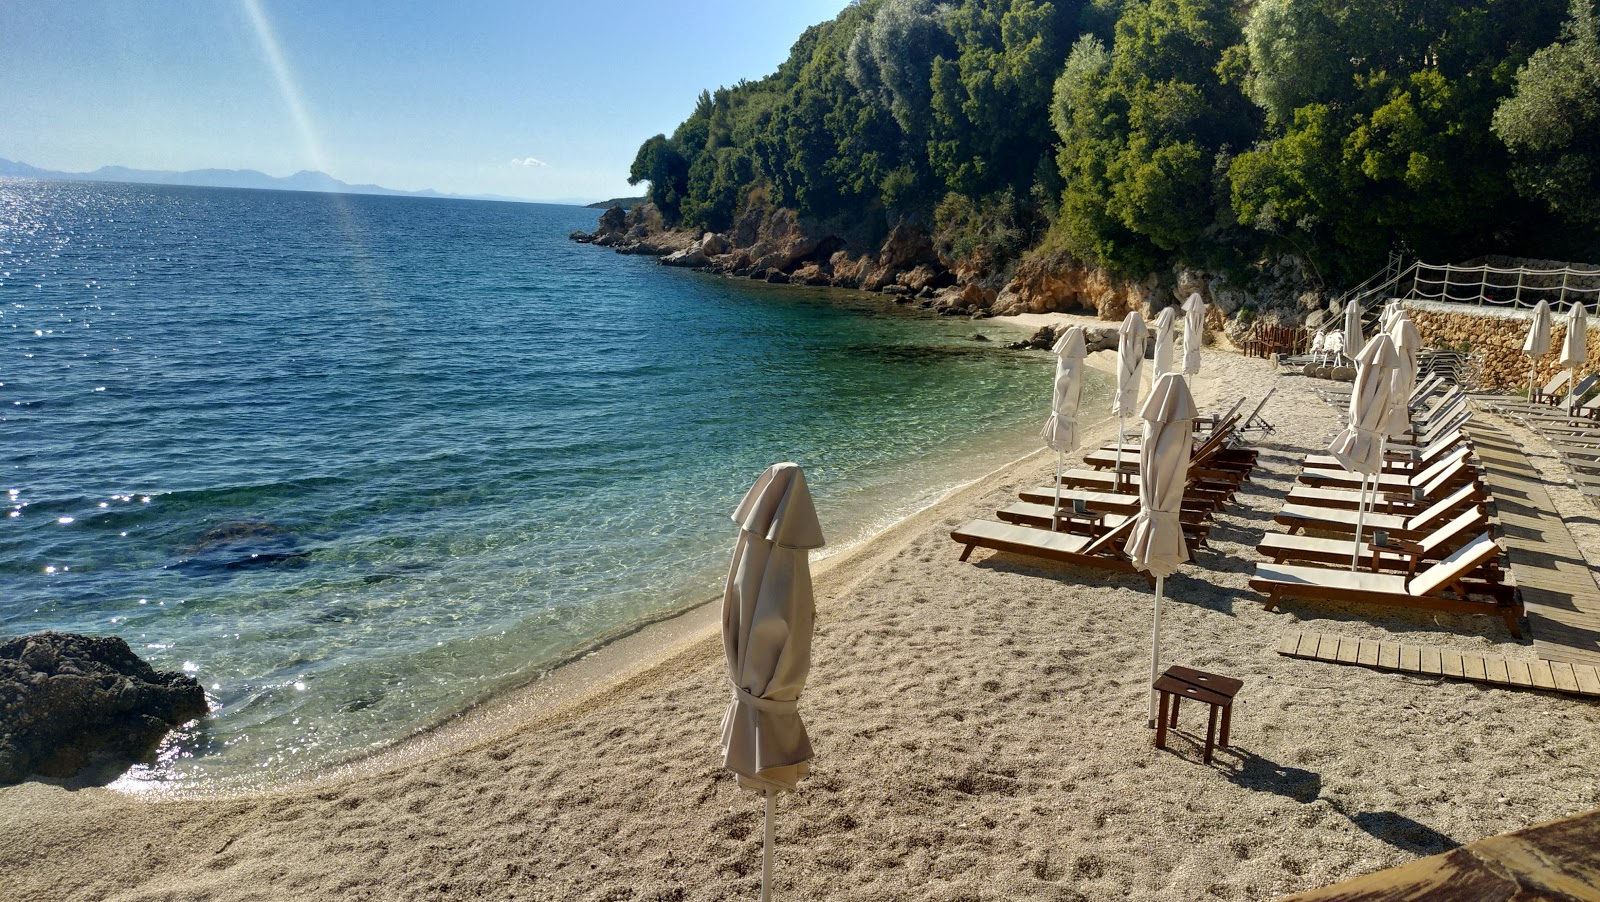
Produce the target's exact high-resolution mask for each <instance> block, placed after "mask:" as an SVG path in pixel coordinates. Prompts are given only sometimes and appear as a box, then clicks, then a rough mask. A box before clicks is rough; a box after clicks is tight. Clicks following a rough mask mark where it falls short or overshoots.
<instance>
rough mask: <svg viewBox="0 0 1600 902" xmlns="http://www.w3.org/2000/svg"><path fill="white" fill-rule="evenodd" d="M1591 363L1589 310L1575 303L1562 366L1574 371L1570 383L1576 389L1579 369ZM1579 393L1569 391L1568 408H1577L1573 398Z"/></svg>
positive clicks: (1565, 340)
mask: <svg viewBox="0 0 1600 902" xmlns="http://www.w3.org/2000/svg"><path fill="white" fill-rule="evenodd" d="M1588 361H1589V310H1588V308H1587V307H1585V306H1583V304H1581V303H1579V302H1577V301H1573V302H1572V309H1571V310H1569V311H1568V312H1567V337H1566V338H1565V339H1564V340H1562V342H1561V365H1562V366H1564V367H1566V368H1568V369H1570V370H1572V378H1571V379H1569V380H1568V382H1569V383H1570V384H1571V385H1573V386H1574V387H1576V386H1577V384H1578V367H1580V366H1583V365H1584V364H1585V363H1587V362H1588ZM1576 394H1577V392H1575V391H1572V390H1571V389H1568V390H1567V399H1568V400H1569V401H1570V402H1571V403H1570V404H1569V405H1568V407H1569V408H1570V407H1576V406H1577V404H1578V399H1577V398H1575V397H1573V395H1576Z"/></svg>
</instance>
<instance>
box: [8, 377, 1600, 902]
mask: <svg viewBox="0 0 1600 902" xmlns="http://www.w3.org/2000/svg"><path fill="white" fill-rule="evenodd" d="M1204 366H1205V369H1204V372H1203V373H1202V374H1201V375H1200V376H1199V377H1198V378H1197V381H1196V386H1195V388H1196V394H1197V396H1198V400H1199V401H1200V403H1201V405H1202V408H1207V409H1213V410H1214V409H1216V408H1217V407H1219V406H1225V405H1226V404H1229V403H1231V402H1232V400H1233V399H1234V398H1236V397H1237V396H1238V395H1239V394H1245V395H1248V396H1250V398H1251V399H1252V402H1253V401H1254V399H1256V398H1258V397H1259V396H1260V395H1261V394H1262V393H1264V392H1265V391H1266V390H1267V389H1268V388H1269V387H1271V386H1272V385H1273V384H1277V385H1279V386H1280V388H1279V392H1278V395H1277V396H1276V397H1275V398H1274V400H1273V402H1272V403H1271V404H1270V406H1269V407H1268V409H1267V412H1266V415H1267V418H1268V419H1269V420H1271V421H1272V422H1273V423H1274V424H1276V425H1277V426H1278V431H1277V433H1276V434H1274V435H1272V436H1268V437H1266V438H1265V439H1261V440H1260V445H1259V446H1260V447H1261V449H1262V455H1261V462H1260V466H1259V467H1258V469H1257V472H1256V476H1255V478H1254V479H1253V481H1252V482H1250V483H1247V484H1246V486H1245V488H1244V490H1243V491H1242V492H1241V493H1240V495H1239V498H1238V501H1237V503H1236V504H1235V505H1233V506H1231V507H1229V508H1228V509H1226V510H1225V511H1224V512H1223V513H1222V514H1221V515H1220V516H1219V518H1218V520H1217V523H1216V526H1215V527H1214V529H1213V531H1212V534H1211V545H1212V547H1211V548H1209V549H1207V550H1204V551H1202V552H1201V553H1200V556H1199V559H1198V560H1197V561H1194V562H1192V563H1190V564H1188V565H1186V566H1185V567H1184V569H1183V570H1182V571H1181V572H1180V573H1179V574H1178V575H1176V576H1174V577H1172V578H1170V579H1168V580H1167V587H1168V592H1169V595H1170V596H1171V599H1172V600H1171V603H1169V604H1168V605H1166V607H1165V618H1164V621H1163V629H1162V634H1163V646H1164V658H1165V660H1167V661H1169V662H1174V663H1184V664H1188V665H1191V666H1195V667H1199V668H1202V669H1206V670H1211V671H1215V672H1219V673H1223V674H1228V675H1231V676H1235V677H1238V678H1240V679H1242V680H1244V688H1243V690H1241V692H1240V693H1239V696H1238V700H1237V702H1236V704H1235V711H1234V717H1233V748H1232V749H1229V750H1223V751H1220V752H1219V753H1218V756H1217V760H1216V762H1215V764H1214V765H1213V766H1210V767H1207V766H1205V765H1202V764H1201V763H1200V756H1201V750H1200V748H1199V746H1198V745H1197V744H1196V742H1195V739H1194V734H1195V732H1196V730H1197V729H1198V730H1199V731H1201V732H1202V733H1203V720H1202V715H1201V713H1200V712H1198V711H1195V710H1193V709H1192V708H1190V709H1186V711H1185V715H1184V722H1183V724H1182V729H1183V734H1184V735H1180V736H1177V737H1175V738H1174V739H1173V740H1172V741H1171V742H1170V743H1169V745H1170V749H1169V750H1168V751H1159V750H1156V749H1154V748H1152V747H1151V734H1150V732H1149V731H1148V730H1147V729H1146V728H1145V700H1146V692H1147V688H1146V687H1147V685H1148V684H1147V678H1148V677H1147V669H1148V666H1149V659H1148V655H1149V642H1150V610H1151V591H1150V589H1149V587H1148V584H1147V583H1146V582H1145V581H1144V580H1143V579H1142V578H1139V577H1114V578H1110V577H1107V576H1105V575H1103V574H1096V573H1090V572H1085V571H1077V570H1072V569H1068V568H1064V567H1058V566H1054V565H1050V564H1046V563H1042V562H1039V561H1035V560H1031V559H1027V558H1023V557H1018V556H1013V555H1003V554H994V553H991V552H987V551H984V550H981V549H980V550H978V551H976V552H974V554H973V556H972V560H971V561H970V562H968V563H960V562H958V561H957V557H958V556H959V553H960V549H959V548H958V547H957V546H956V545H955V544H954V543H953V542H952V541H951V540H950V539H949V531H950V529H951V528H953V527H955V526H958V525H960V524H961V523H962V522H964V521H966V520H967V519H969V518H971V517H974V516H988V515H992V512H993V510H994V509H995V508H996V507H998V506H1000V505H1001V504H1003V503H1006V502H1007V501H1009V500H1011V499H1013V498H1014V497H1015V494H1016V491H1017V490H1018V489H1020V488H1025V487H1028V486H1031V485H1034V484H1043V483H1044V482H1046V481H1047V480H1048V477H1049V473H1050V472H1051V470H1052V469H1053V467H1054V463H1055V461H1054V456H1053V455H1050V454H1047V453H1046V452H1040V453H1038V454H1035V455H1033V456H1031V457H1029V458H1026V459H1024V460H1022V461H1020V462H1018V463H1016V464H1014V465H1012V466H1010V467H1007V468H1005V469H1003V470H1002V471H1000V472H997V473H993V474H990V475H988V476H985V477H983V478H981V479H978V480H977V481H976V482H974V483H972V484H970V485H968V486H966V487H965V488H963V489H960V490H958V491H956V492H955V493H953V494H952V495H950V496H949V497H947V498H945V499H944V500H942V501H940V502H939V503H937V504H935V505H934V506H933V507H931V508H928V509H926V510H924V511H922V512H920V513H918V514H916V515H915V516H913V517H911V518H909V519H907V520H906V521H904V522H902V523H900V524H898V525H896V526H894V527H893V528H891V529H889V530H887V531H885V532H884V533H883V534H881V535H879V536H878V537H876V538H875V539H873V540H871V541H869V542H866V543H864V544H862V545H860V546H857V547H855V548H853V549H851V550H850V551H848V552H846V553H844V554H840V555H837V556H835V557H833V558H830V559H828V561H826V562H825V563H824V565H823V566H821V567H819V568H818V569H819V575H818V578H817V601H818V614H817V635H816V643H815V646H814V649H813V655H814V662H815V663H814V667H813V670H812V674H811V683H810V687H809V689H808V690H807V692H806V694H805V696H804V698H803V700H802V703H801V710H802V712H803V713H804V715H805V717H806V721H807V723H808V725H809V727H810V730H811V734H812V737H813V741H814V743H815V745H816V748H817V752H818V757H817V759H816V761H815V762H813V767H812V774H813V776H812V778H811V779H810V780H808V781H806V782H804V783H802V784H801V791H800V792H798V793H796V794H793V795H789V796H785V797H783V798H782V799H781V800H780V802H779V820H778V830H777V843H778V844H777V860H776V872H777V882H776V885H777V897H778V898H782V899H931V900H958V899H961V900H965V899H1062V900H1065V899H1084V900H1098V899H1121V898H1128V899H1162V900H1194V899H1210V898H1215V899H1268V898H1273V897H1275V896H1277V895H1281V894H1284V893H1289V892H1293V891H1297V890H1302V889H1307V888H1310V887H1314V886H1318V885H1321V884H1325V883H1329V882H1332V881H1335V880H1340V879H1343V878H1346V877H1351V876H1355V875H1357V874H1361V873H1365V872H1368V871H1372V870H1375V869H1378V868H1382V867H1387V866H1390V865H1394V864H1399V863H1402V862H1405V861H1408V860H1411V859H1413V858H1416V857H1419V856H1422V855H1428V854H1432V853H1436V852H1441V851H1444V850H1447V849H1449V848H1453V847H1454V846H1455V845H1457V844H1460V843H1465V842H1469V841H1471V840H1475V839H1478V838H1481V837H1484V836H1488V835H1491V834H1494V833H1499V832H1502V831H1506V830H1511V829H1516V828H1520V827H1524V826H1527V825H1529V824H1532V823H1536V822H1539V821H1543V820H1548V819H1551V818H1555V817H1560V816H1562V815H1566V814H1571V813H1574V812H1577V811H1582V810H1587V809H1590V808H1594V807H1596V806H1600V790H1597V777H1596V774H1600V743H1596V742H1595V737H1596V735H1597V731H1600V724H1597V714H1600V707H1597V706H1596V705H1595V704H1594V703H1593V702H1585V701H1580V700H1577V699H1572V698H1566V697H1562V696H1557V695H1553V694H1545V693H1538V692H1520V691H1511V690H1506V689H1497V688H1490V687H1486V686H1480V685H1473V684H1469V683H1463V682H1452V681H1447V680H1440V679H1431V678H1421V677H1410V676H1400V675H1395V674H1385V673H1379V672H1375V671H1371V670H1366V669H1363V668H1356V667H1341V666H1337V665H1328V664H1320V663H1314V662H1307V661H1300V660H1292V659H1288V658H1283V657H1280V656H1279V655H1277V654H1276V653H1275V651H1274V649H1275V647H1276V645H1277V642H1278V638H1279V636H1280V635H1281V634H1282V633H1283V631H1285V630H1289V629H1313V630H1325V631H1329V632H1337V633H1341V634H1345V635H1357V636H1371V637H1378V636H1383V637H1387V638H1394V639H1399V640H1401V641H1407V642H1417V643H1429V644H1434V645H1448V646H1451V647H1455V648H1461V649H1468V650H1472V651H1474V652H1479V653H1493V654H1505V655H1512V656H1526V657H1532V648H1531V645H1530V644H1528V643H1526V642H1517V641H1515V640H1513V639H1512V638H1511V637H1510V635H1509V634H1508V633H1507V632H1506V629H1505V626H1504V625H1503V624H1502V623H1500V622H1499V621H1498V620H1491V619H1489V618H1485V617H1472V616H1466V615H1446V614H1440V615H1435V614H1428V613H1420V612H1393V611H1388V610H1385V609H1382V608H1375V607H1369V606H1354V605H1334V604H1326V603H1322V604H1316V605H1312V604H1309V603H1302V602H1295V601H1290V602H1286V603H1285V604H1284V607H1283V610H1282V611H1279V612H1274V613H1268V612H1265V611H1263V610H1262V609H1261V604H1260V602H1261V599H1260V597H1259V596H1257V595H1256V594H1255V593H1253V592H1251V591H1250V590H1249V589H1248V588H1247V587H1246V582H1247V580H1248V578H1249V575H1250V573H1251V571H1252V570H1253V568H1254V564H1255V562H1256V561H1257V560H1258V557H1257V555H1256V554H1255V552H1254V551H1253V547H1252V546H1254V544H1255V543H1256V542H1257V540H1258V539H1259V537H1260V535H1261V533H1262V531H1263V529H1266V528H1270V527H1271V517H1272V515H1273V512H1274V511H1275V510H1276V509H1277V507H1278V506H1279V505H1280V503H1281V499H1282V496H1283V494H1284V493H1285V492H1286V491H1287V490H1288V488H1289V487H1290V486H1291V485H1292V483H1293V481H1294V478H1295V474H1296V473H1297V472H1298V469H1299V466H1298V464H1299V460H1300V459H1301V458H1302V457H1303V455H1304V454H1305V453H1306V452H1307V451H1308V450H1312V449H1316V448H1319V447H1320V446H1322V445H1325V444H1326V442H1327V440H1328V438H1329V437H1330V436H1331V434H1332V432H1333V430H1334V429H1335V426H1336V418H1335V416H1334V412H1333V409H1332V408H1331V407H1329V406H1328V405H1326V404H1325V403H1323V402H1322V401H1321V400H1319V399H1317V398H1316V397H1315V396H1314V395H1313V394H1312V393H1311V389H1312V388H1313V384H1312V383H1311V380H1306V379H1303V378H1301V377H1282V378H1280V377H1279V376H1278V375H1277V374H1276V373H1275V372H1274V371H1273V370H1272V369H1271V368H1270V365H1269V364H1267V363H1266V362H1264V361H1257V360H1249V359H1245V358H1242V357H1238V356H1235V355H1232V354H1227V353H1221V352H1215V353H1212V352H1208V353H1207V355H1206V358H1205V365H1204ZM1111 431H1112V427H1111V424H1103V425H1102V426H1100V427H1099V428H1098V429H1097V430H1096V431H1094V432H1093V433H1091V434H1090V435H1089V437H1088V438H1089V440H1088V441H1086V442H1085V444H1086V445H1092V444H1095V443H1097V442H1098V441H1099V440H1103V439H1104V438H1106V437H1108V436H1109V434H1110V433H1111ZM1545 463H1548V462H1547V461H1542V460H1535V464H1536V465H1543V464H1545ZM1557 503H1558V504H1559V503H1563V501H1562V500H1561V499H1559V498H1558V499H1557ZM1590 513H1591V514H1592V511H1591V512H1590ZM824 526H826V524H824ZM709 610H710V609H701V611H700V612H699V613H697V614H695V615H691V616H694V617H698V618H700V619H699V620H698V621H693V620H690V621H679V622H677V623H676V624H674V625H668V626H665V627H661V628H658V629H665V630H675V632H674V633H673V634H672V638H671V639H670V640H663V641H662V642H661V643H660V645H658V646H657V647H656V650H655V651H654V652H653V653H652V652H650V651H649V650H648V649H647V650H645V651H643V652H641V651H640V650H639V648H640V647H641V643H643V644H644V645H648V642H650V641H653V640H651V639H650V637H651V636H653V635H655V634H654V633H650V632H647V633H642V634H640V635H639V636H638V637H635V643H634V646H633V650H632V651H630V652H628V653H626V654H623V653H620V652H615V653H613V655H614V656H615V657H618V658H623V659H626V658H629V657H631V658H632V660H631V662H626V661H624V662H617V661H611V662H609V663H607V664H606V665H605V666H604V667H602V666H599V665H598V664H596V663H594V662H596V660H597V659H600V658H601V657H602V656H603V655H604V653H602V655H597V656H596V657H595V658H591V659H586V661H585V662H584V663H582V664H580V665H579V666H580V668H581V667H585V666H587V667H590V668H591V671H590V672H589V673H587V675H578V676H571V674H577V673H578V671H577V670H571V671H569V672H568V674H569V676H568V677H566V678H567V679H569V680H570V682H569V684H567V685H566V686H565V687H564V688H562V687H561V686H560V685H558V684H551V686H554V687H556V688H554V689H551V688H549V687H547V688H546V689H545V690H537V691H531V692H530V693H525V694H524V695H523V699H524V700H523V701H522V702H517V701H516V700H514V699H513V700H508V701H506V702H505V703H503V704H500V705H497V706H491V707H488V708H485V709H482V710H481V711H480V712H479V714H478V715H477V716H476V717H474V718H469V719H468V720H469V724H470V728H464V729H457V730H455V731H454V732H452V731H450V730H445V731H442V732H441V733H439V734H436V735H435V736H433V737H430V739H429V743H431V744H425V745H413V746H410V747H409V749H408V750H401V751H399V752H396V753H395V754H394V755H392V756H390V757H387V758H380V759H376V760H375V761H374V762H370V763H368V764H366V765H363V766H360V767H358V768H356V769H355V770H351V771H347V772H343V773H341V774H335V775H330V776H329V777H328V778H326V779H324V780H321V781H319V782H317V783H313V784H309V785H304V786H299V787H295V788H288V789H281V790H275V791H270V792H264V793H259V794H254V795H248V796H234V797H226V798H213V799H191V800H180V801H149V800H146V799H141V798H137V797H131V796H128V795H124V794H120V793H117V792H114V791H111V790H107V789H98V788H88V789H79V790H76V791H69V790H67V789H64V788H61V787H59V786H56V785H52V784H49V783H43V782H29V783H25V784H22V785H19V786H13V787H6V788H0V898H4V899H28V900H49V899H115V900H136V899H137V900H180V899H182V900H188V899H229V900H235V899H237V900H249V899H272V900H276V899H342V900H343V899H351V900H353V899H375V900H376V899H381V900H388V899H479V898H495V899H540V900H543V899H550V900H565V899H578V900H582V899H608V900H634V899H637V900H668V899H685V900H713V899H753V898H756V895H757V892H758V886H757V882H758V879H759V872H760V840H761V836H760V813H761V801H760V799H759V797H756V796H753V795H750V794H748V793H745V792H742V791H740V790H739V789H737V788H736V786H735V784H734V781H733V779H732V777H731V776H730V775H728V774H726V773H724V772H723V771H722V770H721V768H720V767H719V757H718V752H717V747H716V746H717V736H718V723H719V721H720V718H721V716H722V712H723V709H724V708H725V706H726V704H727V698H728V691H727V688H726V681H725V678H724V676H723V670H722V667H723V665H722V655H721V645H720V640H719V639H718V638H717V636H716V635H715V632H714V621H715V614H714V612H711V613H708V611H709ZM618 648H620V646H618ZM557 679H558V680H560V679H563V677H558V678H557ZM539 691H543V692H544V693H545V694H544V695H542V696H540V695H539Z"/></svg>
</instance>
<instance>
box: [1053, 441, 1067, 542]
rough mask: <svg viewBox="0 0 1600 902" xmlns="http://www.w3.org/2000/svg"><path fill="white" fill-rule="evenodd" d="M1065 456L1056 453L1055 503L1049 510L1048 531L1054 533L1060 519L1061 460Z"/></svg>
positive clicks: (1060, 452)
mask: <svg viewBox="0 0 1600 902" xmlns="http://www.w3.org/2000/svg"><path fill="white" fill-rule="evenodd" d="M1066 456H1067V452H1065V451H1057V452H1056V503H1055V504H1054V505H1053V506H1052V507H1051V508H1050V531H1051V532H1055V531H1056V527H1057V525H1058V524H1059V521H1060V519H1061V459H1062V458H1064V457H1066Z"/></svg>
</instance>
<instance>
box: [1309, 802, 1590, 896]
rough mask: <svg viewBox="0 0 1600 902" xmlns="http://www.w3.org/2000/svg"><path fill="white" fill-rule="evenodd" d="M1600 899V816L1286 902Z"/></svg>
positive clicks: (1520, 833) (1497, 839)
mask: <svg viewBox="0 0 1600 902" xmlns="http://www.w3.org/2000/svg"><path fill="white" fill-rule="evenodd" d="M1535 899H1539V900H1544V902H1578V900H1589V902H1594V900H1600V811H1590V812H1588V813H1586V814H1576V815H1573V816H1572V817H1566V818H1562V819H1561V820H1558V821H1550V822H1548V823H1544V824H1539V825H1537V826H1533V827H1529V828H1527V829H1525V830H1517V831H1514V832H1511V833H1502V834H1500V835H1499V836H1491V837H1489V838H1488V839H1480V840H1478V841H1477V842H1475V843H1469V844H1467V845H1465V846H1462V847H1461V848H1459V849H1456V850H1455V851H1453V852H1446V853H1444V854H1443V855H1434V856H1432V857H1429V858H1419V859H1418V860H1416V861H1413V862H1410V863H1408V864H1402V865H1400V866H1399V867H1393V868H1389V869H1387V870H1382V871H1377V872H1375V873H1372V874H1367V875H1366V876H1364V877H1357V878H1355V879H1353V880H1346V881H1344V882H1343V883H1335V884H1333V885H1331V886H1324V887H1322V888H1321V889H1314V890H1311V891H1310V892H1305V893H1299V894H1297V895H1293V896H1286V897H1284V898H1283V899H1281V900H1279V902H1462V900H1472V902H1532V900H1535Z"/></svg>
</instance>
